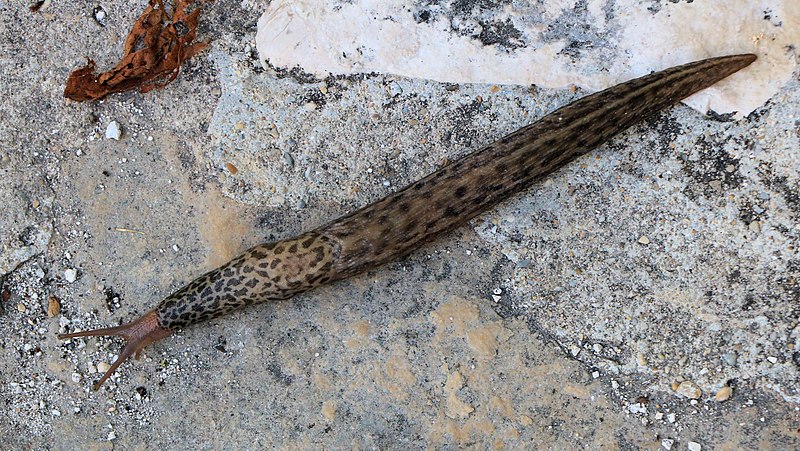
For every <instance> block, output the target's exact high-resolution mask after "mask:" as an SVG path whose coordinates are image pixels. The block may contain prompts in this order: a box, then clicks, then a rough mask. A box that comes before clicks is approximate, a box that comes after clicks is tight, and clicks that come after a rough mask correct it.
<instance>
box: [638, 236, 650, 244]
mask: <svg viewBox="0 0 800 451" xmlns="http://www.w3.org/2000/svg"><path fill="white" fill-rule="evenodd" d="M639 244H650V238H647V237H646V236H641V237H639Z"/></svg>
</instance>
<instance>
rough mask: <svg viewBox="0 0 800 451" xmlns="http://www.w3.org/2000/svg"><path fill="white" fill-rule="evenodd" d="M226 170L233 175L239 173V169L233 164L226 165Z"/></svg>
mask: <svg viewBox="0 0 800 451" xmlns="http://www.w3.org/2000/svg"><path fill="white" fill-rule="evenodd" d="M225 169H227V170H228V172H230V173H231V175H236V174H237V173H238V172H239V169H238V168H237V167H236V166H234V165H233V163H225Z"/></svg>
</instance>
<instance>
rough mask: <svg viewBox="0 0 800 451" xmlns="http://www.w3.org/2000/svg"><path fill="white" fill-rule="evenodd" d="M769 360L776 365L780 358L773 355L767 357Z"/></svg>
mask: <svg viewBox="0 0 800 451" xmlns="http://www.w3.org/2000/svg"><path fill="white" fill-rule="evenodd" d="M767 360H768V361H769V363H771V364H773V365H775V364H776V363H778V358H777V357H772V356H769V357H767Z"/></svg>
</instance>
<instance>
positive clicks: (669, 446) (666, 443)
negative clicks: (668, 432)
mask: <svg viewBox="0 0 800 451" xmlns="http://www.w3.org/2000/svg"><path fill="white" fill-rule="evenodd" d="M673 443H675V440H672V439H668V438H665V439H664V440H661V446H663V447H664V449H666V450H667V451H669V450H670V449H672V444H673Z"/></svg>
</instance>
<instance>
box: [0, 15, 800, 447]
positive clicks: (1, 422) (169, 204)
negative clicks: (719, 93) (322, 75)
mask: <svg viewBox="0 0 800 451" xmlns="http://www.w3.org/2000/svg"><path fill="white" fill-rule="evenodd" d="M427 3H428V2H426V4H427ZM481 3H482V2H481ZM485 3H492V2H485ZM498 3H502V2H498ZM656 3H657V2H656ZM95 6H96V5H95V4H90V3H80V4H77V5H76V4H64V3H57V2H52V3H48V4H47V5H46V6H45V7H44V8H42V9H41V10H40V11H39V12H38V13H33V12H31V11H29V10H28V8H27V5H26V4H17V3H14V4H12V3H11V2H0V11H2V12H3V14H2V16H0V17H2V18H1V19H0V21H2V24H3V25H2V27H0V37H2V41H0V42H2V44H0V45H2V49H3V52H2V56H0V71H1V72H2V73H3V82H2V84H0V94H2V101H0V113H2V116H3V120H2V122H0V143H2V148H0V174H2V179H0V195H2V199H3V201H4V205H3V206H4V208H3V209H2V210H3V211H2V212H0V224H2V230H3V233H2V236H1V237H0V238H2V243H3V247H2V248H1V250H0V263H2V266H0V268H1V269H2V270H1V271H0V285H2V286H1V287H0V294H2V298H0V299H2V301H0V305H1V306H2V309H0V336H2V337H3V338H2V340H0V402H1V403H2V406H3V407H2V409H0V443H3V445H4V446H5V447H8V448H11V449H17V448H28V447H31V448H61V449H75V448H100V449H104V448H112V447H115V446H119V447H124V448H130V447H136V446H141V444H142V443H148V444H149V445H151V446H153V447H168V448H191V449H197V448H264V447H269V446H277V447H284V448H295V447H302V448H320V447H327V448H332V447H338V448H350V447H359V448H366V447H376V448H399V447H412V448H422V447H438V448H456V447H459V446H476V447H479V448H488V447H500V446H508V447H510V448H521V447H523V446H527V447H532V448H535V447H538V448H546V447H549V448H578V447H591V448H601V447H602V448H624V449H633V448H648V449H656V448H658V446H660V445H661V444H662V440H673V441H674V444H673V445H672V446H673V447H677V449H685V448H686V446H687V443H688V442H690V441H691V442H696V443H700V444H701V445H702V446H703V449H711V448H715V447H729V448H782V449H791V448H797V447H798V446H800V443H799V442H800V436H799V435H798V422H800V418H799V417H800V414H799V413H798V407H800V405H799V404H798V395H799V394H798V393H797V391H796V390H797V384H796V381H797V379H798V365H800V354H798V348H797V347H798V345H800V343H798V340H800V332H799V331H800V328H798V323H797V321H798V305H799V304H800V299H798V296H800V294H799V293H800V289H799V288H798V281H797V279H798V277H800V274H799V273H800V269H799V268H800V263H798V257H797V246H798V235H800V230H798V221H800V211H799V210H798V205H799V202H800V200H798V199H799V198H798V187H799V186H800V180H799V179H798V173H800V156H799V155H800V154H798V152H797V149H798V147H800V146H799V145H798V140H799V139H800V136H799V134H798V125H797V121H798V105H799V104H800V99H798V94H797V92H798V91H800V90H798V84H799V83H800V80H799V78H800V77H798V74H797V73H795V75H794V77H793V80H792V81H791V83H790V84H789V85H788V86H786V87H784V88H783V89H782V90H781V92H780V93H779V94H778V95H777V96H776V97H774V98H773V100H772V101H770V103H768V104H767V105H765V106H764V107H762V108H761V109H759V110H757V111H756V112H755V113H753V114H751V115H749V116H748V117H747V118H745V119H744V120H742V121H735V122H734V121H727V120H726V118H725V117H714V116H712V117H702V116H701V115H699V114H698V113H696V112H694V111H692V110H689V109H688V108H685V107H678V108H675V109H673V110H671V111H668V112H665V113H664V114H662V115H660V116H658V117H657V118H654V119H652V120H649V121H647V122H646V123H644V124H642V125H640V126H637V127H635V128H634V129H632V130H631V131H629V132H627V133H625V134H623V135H621V136H620V137H618V138H617V139H615V140H614V141H613V142H612V143H610V144H609V145H606V146H603V148H601V149H598V151H597V152H595V153H593V154H591V155H589V156H587V157H584V158H582V159H580V160H579V161H577V162H576V163H575V164H573V165H571V166H570V167H568V168H566V169H564V170H562V171H560V172H559V173H557V174H555V175H553V176H552V177H550V178H548V179H547V180H545V181H543V182H542V183H540V184H538V185H537V186H535V187H532V189H531V190H530V191H529V192H527V193H525V194H523V195H521V196H518V197H516V198H514V199H511V200H509V202H507V203H504V204H503V205H501V207H500V208H498V209H497V210H495V211H492V212H490V213H488V214H486V215H484V216H482V217H481V218H479V219H477V220H475V221H473V222H472V223H471V224H470V226H468V227H464V228H462V229H459V231H458V232H456V233H455V234H453V235H451V236H449V237H447V238H445V239H443V240H441V241H438V242H436V243H434V244H431V245H429V246H427V247H425V248H423V249H421V250H419V251H418V252H415V253H414V254H412V255H411V256H409V257H407V258H405V259H403V260H401V261H398V262H395V263H391V264H389V265H387V266H386V267H383V268H377V269H375V270H374V271H370V272H368V273H367V274H364V275H362V276H359V277H357V278H354V279H351V280H348V281H344V282H341V283H338V284H335V285H332V286H328V287H324V288H322V289H319V290H316V291H314V292H311V293H307V294H305V295H302V296H299V297H297V298H295V299H293V300H290V301H285V302H280V303H275V304H269V305H263V306H260V307H256V308H251V309H247V310H244V311H241V312H237V313H234V314H232V315H230V316H227V317H223V318H219V319H215V320H213V321H211V322H209V323H208V324H207V325H206V326H201V327H192V328H188V329H186V330H184V331H181V332H180V333H179V334H178V335H177V336H175V337H171V338H168V339H165V340H164V341H163V342H160V343H158V344H155V345H153V346H152V347H150V348H148V349H147V350H146V351H145V355H144V357H143V359H142V360H140V361H138V362H137V361H134V362H132V363H127V364H125V365H124V366H123V367H122V369H121V371H120V372H119V374H118V375H117V376H115V377H114V378H112V380H110V381H109V382H108V383H107V384H106V385H105V386H103V388H102V389H101V390H100V391H98V392H91V391H90V386H91V383H92V381H93V380H96V379H97V378H98V377H99V375H98V374H97V371H98V367H102V366H103V364H105V363H110V361H111V360H112V359H113V357H114V354H115V353H116V352H118V350H119V349H120V348H119V345H120V343H119V342H118V341H117V340H113V339H87V340H73V341H71V342H67V343H64V342H60V341H59V340H57V339H56V337H55V335H56V333H58V332H59V331H61V330H66V329H68V330H73V329H75V328H88V327H94V326H100V325H112V324H117V323H118V322H121V321H127V320H130V319H132V318H134V317H137V316H138V315H141V314H142V313H144V312H146V311H147V310H149V309H150V308H152V306H153V305H155V304H156V303H157V302H158V301H159V300H160V299H162V298H163V297H165V296H167V295H168V294H170V293H171V292H173V291H174V290H175V289H177V288H179V287H181V286H183V285H184V284H185V283H186V282H187V281H189V280H191V279H192V278H193V277H196V276H198V275H200V274H202V273H204V272H205V271H207V270H209V269H212V268H213V267H215V266H218V265H220V264H222V263H224V262H225V261H227V260H228V259H230V258H231V257H233V256H235V255H236V254H237V253H239V252H242V251H244V250H245V249H247V248H248V247H250V246H252V245H255V244H257V243H259V242H262V241H265V240H269V239H275V238H283V237H288V236H291V235H295V234H298V233H300V232H302V231H304V230H308V229H310V228H312V227H315V226H317V225H319V224H322V223H324V222H326V221H328V220H330V219H332V218H335V217H336V216H338V215H340V214H342V213H344V212H346V211H351V210H352V209H354V208H357V207H358V206H361V205H364V204H366V203H368V202H370V201H372V200H375V199H378V198H380V197H382V196H383V195H385V194H386V193H388V192H391V191H392V190H394V189H395V188H397V187H400V186H403V185H404V184H406V183H408V182H411V181H413V180H415V179H416V178H419V177H420V176H422V175H425V174H427V173H429V172H431V171H433V170H435V169H436V168H437V167H439V166H440V165H441V164H442V163H444V162H446V161H447V160H448V159H451V158H454V157H456V156H459V155H462V154H464V153H466V152H469V151H470V150H473V149H475V148H477V147H479V146H481V145H483V144H486V143H488V142H491V141H492V140H493V139H496V138H498V137H500V136H502V135H504V134H505V133H507V132H509V131H511V130H513V129H515V128H517V127H519V126H521V125H524V124H525V123H527V122H529V121H532V120H535V119H536V118H538V117H540V116H542V115H543V114H545V113H546V112H548V111H550V110H552V109H554V108H556V107H557V106H560V105H563V104H565V103H567V102H569V101H570V100H573V99H575V98H577V97H579V96H581V95H583V94H585V93H584V92H581V91H577V92H571V91H570V90H547V89H536V88H529V87H520V86H494V85H446V84H441V83H436V82H430V81H425V80H413V79H403V78H398V77H393V76H386V75H378V74H368V75H358V76H348V77H331V78H329V79H325V80H317V79H315V78H313V77H308V76H306V75H305V74H303V73H302V71H299V70H293V71H290V70H283V69H278V70H275V69H266V70H264V69H261V68H260V65H259V62H258V58H257V55H255V54H254V46H253V44H252V41H253V38H254V34H255V21H256V19H257V17H258V14H259V13H260V11H261V10H262V8H263V5H261V4H255V3H253V2H244V3H241V2H233V1H226V0H223V1H218V2H216V3H215V4H214V5H213V6H212V7H211V10H210V12H209V13H208V14H207V15H206V16H205V19H204V20H202V23H203V26H202V28H203V29H202V35H203V36H205V37H207V38H210V39H213V40H214V44H213V47H212V49H211V50H210V51H209V52H206V53H204V54H202V55H200V56H199V57H197V58H196V59H194V60H192V61H190V62H189V63H188V64H187V65H186V66H185V67H184V70H183V71H182V73H181V75H180V76H179V77H178V79H177V81H176V82H175V83H174V84H172V85H170V86H169V87H168V88H167V89H165V90H163V91H156V92H151V93H149V94H146V95H142V94H138V93H128V94H122V95H117V96H114V97H112V98H110V99H108V100H105V101H102V102H97V103H86V104H76V103H72V102H68V101H65V100H63V98H62V97H61V92H62V90H63V83H64V80H65V79H66V75H67V73H68V72H69V70H70V69H72V68H75V67H77V66H78V65H80V64H83V62H84V57H85V56H86V55H87V54H88V55H90V56H91V57H92V58H93V59H95V60H96V61H97V62H98V65H99V66H100V67H110V66H112V65H113V64H114V63H115V62H116V58H118V56H119V54H120V51H121V45H122V42H123V41H124V37H125V35H126V33H127V30H128V27H129V26H130V24H131V23H132V22H133V20H134V19H135V17H136V16H137V15H138V14H139V12H140V11H141V10H142V9H143V8H144V3H138V4H136V5H130V4H129V3H125V2H119V1H110V0H109V1H104V2H103V3H102V6H103V8H104V10H105V11H106V12H107V17H106V19H105V22H104V23H105V26H101V25H99V24H98V23H97V22H96V21H95V20H94V19H93V18H92V10H93V8H94V7H95ZM484 13H485V11H484V12H482V14H484ZM515 42H516V41H515ZM111 121H117V122H118V123H119V125H120V127H121V130H122V135H121V137H120V139H119V140H118V141H117V140H111V139H105V136H104V135H105V130H106V128H107V127H108V124H109V123H110V122H111ZM231 168H234V170H232V169H231ZM26 231H28V232H26ZM73 271H74V273H73ZM73 274H74V277H75V280H74V281H71V280H72V277H73ZM51 296H55V297H56V298H58V300H59V302H60V305H61V309H60V313H59V314H58V315H56V316H54V317H52V318H50V317H48V314H47V311H48V306H49V304H50V303H51V301H50V300H49V298H50V297H51ZM726 385H729V386H730V387H732V393H731V395H730V397H729V399H727V400H725V401H724V402H719V401H717V400H715V394H717V393H718V392H719V391H720V389H722V388H723V386H726ZM698 390H699V391H700V393H699V399H696V400H692V399H689V398H688V397H686V396H685V395H691V396H692V397H694V396H697V395H698ZM673 449H675V448H673Z"/></svg>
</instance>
